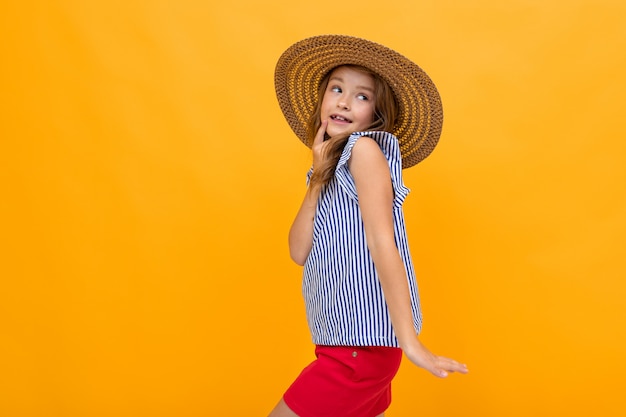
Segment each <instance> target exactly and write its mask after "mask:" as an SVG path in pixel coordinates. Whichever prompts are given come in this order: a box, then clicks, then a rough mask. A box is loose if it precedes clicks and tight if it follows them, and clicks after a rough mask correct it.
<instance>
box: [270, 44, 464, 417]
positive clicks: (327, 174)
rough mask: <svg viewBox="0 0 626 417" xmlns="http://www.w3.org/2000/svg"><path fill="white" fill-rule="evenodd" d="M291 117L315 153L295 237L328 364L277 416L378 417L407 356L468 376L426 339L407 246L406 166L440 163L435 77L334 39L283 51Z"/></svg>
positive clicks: (391, 56) (314, 329)
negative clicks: (432, 158)
mask: <svg viewBox="0 0 626 417" xmlns="http://www.w3.org/2000/svg"><path fill="white" fill-rule="evenodd" d="M275 86H276V92H277V96H278V101H279V104H280V106H281V109H282V111H283V113H284V115H285V117H286V119H287V121H288V123H289V124H290V126H291V128H292V129H293V130H294V132H295V133H296V135H297V136H298V137H299V138H300V139H301V140H302V141H303V142H304V143H305V144H306V145H307V146H309V147H311V148H312V151H313V166H312V168H311V170H310V171H309V173H308V175H307V182H308V190H307V192H306V194H305V197H304V201H303V202H302V205H301V207H300V209H299V211H298V213H297V215H296V218H295V220H294V222H293V224H292V226H291V229H290V231H289V249H290V254H291V257H292V259H293V260H294V261H295V262H296V263H298V264H299V265H303V266H304V279H303V295H304V299H305V306H306V311H307V320H308V323H309V328H310V330H311V334H312V338H313V342H314V343H315V345H316V350H315V353H316V357H317V359H316V360H315V361H313V362H312V363H311V364H310V365H309V366H308V367H306V368H305V369H304V370H303V371H302V373H301V374H300V376H298V378H297V379H296V380H295V381H294V383H293V384H292V385H291V386H290V387H289V389H288V390H287V391H286V392H285V394H284V396H283V398H282V399H281V400H280V402H279V403H278V405H277V406H276V408H275V409H274V410H273V411H272V413H271V414H270V417H287V416H300V417H375V416H383V415H384V411H385V410H386V409H387V408H388V406H389V404H390V402H391V380H392V379H393V377H394V376H395V374H396V372H397V370H398V368H399V366H400V360H401V356H402V352H404V354H405V355H406V356H407V358H408V359H409V360H410V361H411V362H413V363H414V364H416V365H417V366H420V367H422V368H424V369H426V370H428V371H430V372H431V373H433V374H434V375H436V376H439V377H445V376H447V375H448V373H449V372H461V373H466V372H467V367H466V366H465V365H462V364H459V363H458V362H456V361H454V360H452V359H449V358H446V357H442V356H437V355H434V354H432V353H431V352H430V351H429V350H428V349H427V348H426V347H425V346H424V345H422V344H421V343H420V341H419V339H418V337H417V335H418V334H419V332H420V329H421V312H420V306H419V298H418V292H417V284H416V280H415V272H414V269H413V264H412V261H411V256H410V253H409V249H408V245H407V236H406V230H405V226H404V217H403V212H402V203H403V201H404V199H405V197H406V196H407V194H408V192H409V190H408V189H407V188H406V187H405V186H404V184H403V182H402V169H403V168H408V167H410V166H412V165H414V164H416V163H418V162H419V161H421V160H422V159H424V158H425V157H426V156H428V155H429V154H430V152H431V151H432V150H433V148H434V147H435V145H436V143H437V141H438V138H439V135H440V132H441V123H442V110H441V102H440V99H439V95H438V93H437V90H436V88H435V86H434V84H433V83H432V81H431V80H430V78H428V76H427V75H426V74H425V73H424V72H423V71H422V70H421V69H420V68H419V67H418V66H417V65H415V64H414V63H413V62H411V61H409V60H408V59H406V58H405V57H403V56H402V55H400V54H398V53H397V52H395V51H392V50H390V49H388V48H386V47H384V46H382V45H378V44H375V43H373V42H370V41H367V40H364V39H359V38H354V37H349V36H335V35H325V36H317V37H313V38H309V39H305V40H303V41H300V42H298V43H296V44H294V45H292V46H291V47H290V48H289V49H287V51H285V52H284V53H283V55H282V56H281V58H280V59H279V61H278V64H277V66H276V72H275Z"/></svg>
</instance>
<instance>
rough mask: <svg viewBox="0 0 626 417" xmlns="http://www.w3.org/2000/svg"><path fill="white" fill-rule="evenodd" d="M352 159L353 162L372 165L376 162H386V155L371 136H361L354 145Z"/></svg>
mask: <svg viewBox="0 0 626 417" xmlns="http://www.w3.org/2000/svg"><path fill="white" fill-rule="evenodd" d="M351 159H352V161H351V162H353V161H354V160H357V161H364V162H370V163H371V162H375V161H386V158H385V155H384V154H383V151H382V149H381V148H380V145H379V144H378V142H376V140H374V139H372V138H371V137H369V136H361V137H359V138H358V140H357V141H356V142H355V143H354V147H353V148H352V158H351Z"/></svg>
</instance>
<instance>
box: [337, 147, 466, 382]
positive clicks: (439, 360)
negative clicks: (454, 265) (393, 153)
mask: <svg viewBox="0 0 626 417" xmlns="http://www.w3.org/2000/svg"><path fill="white" fill-rule="evenodd" d="M348 166H349V168H350V172H351V173H352V176H353V178H354V181H355V184H356V189H357V194H358V196H359V206H360V208H361V214H362V216H363V223H364V226H365V235H366V236H367V244H368V248H369V250H370V253H371V254H372V259H373V260H374V264H375V265H376V271H377V272H378V276H379V279H380V283H381V285H382V288H383V292H384V294H385V301H386V302H387V306H388V308H389V313H390V316H391V322H392V324H393V328H394V331H395V333H396V336H397V337H398V341H399V343H400V347H401V348H402V350H403V351H404V353H405V354H406V356H407V357H408V358H409V359H410V360H411V361H412V362H413V363H414V364H416V365H417V366H420V367H422V368H424V369H426V370H428V371H430V372H431V373H433V374H434V375H436V376H439V377H445V376H447V373H448V372H455V371H457V372H462V373H466V372H467V368H466V367H465V365H461V364H459V363H458V362H456V361H454V360H452V359H449V358H445V357H442V356H437V355H434V354H432V353H431V352H430V351H429V350H428V349H427V348H426V347H425V346H424V345H422V344H421V342H420V341H419V339H418V337H417V335H416V334H415V329H414V327H413V315H412V311H411V298H410V294H409V285H408V278H407V274H406V270H405V267H404V263H403V262H402V258H401V257H400V253H399V252H398V248H397V246H396V243H395V239H394V225H393V213H392V207H393V198H394V194H393V188H392V184H391V174H390V172H389V166H388V164H387V160H386V158H385V156H384V155H383V153H382V151H381V150H380V148H379V146H378V144H377V143H376V142H375V141H374V140H373V139H371V138H368V137H362V138H360V139H359V140H358V141H357V142H356V144H355V145H354V148H353V150H352V157H351V158H350V161H349V162H348Z"/></svg>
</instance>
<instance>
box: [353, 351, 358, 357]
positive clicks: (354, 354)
mask: <svg viewBox="0 0 626 417" xmlns="http://www.w3.org/2000/svg"><path fill="white" fill-rule="evenodd" d="M357 355H358V353H356V350H355V351H354V352H352V357H353V358H356V356H357Z"/></svg>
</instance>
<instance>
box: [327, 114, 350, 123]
mask: <svg viewBox="0 0 626 417" xmlns="http://www.w3.org/2000/svg"><path fill="white" fill-rule="evenodd" d="M330 119H331V120H333V121H335V122H340V123H352V120H350V119H348V118H347V117H344V116H342V115H340V114H331V115H330Z"/></svg>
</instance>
